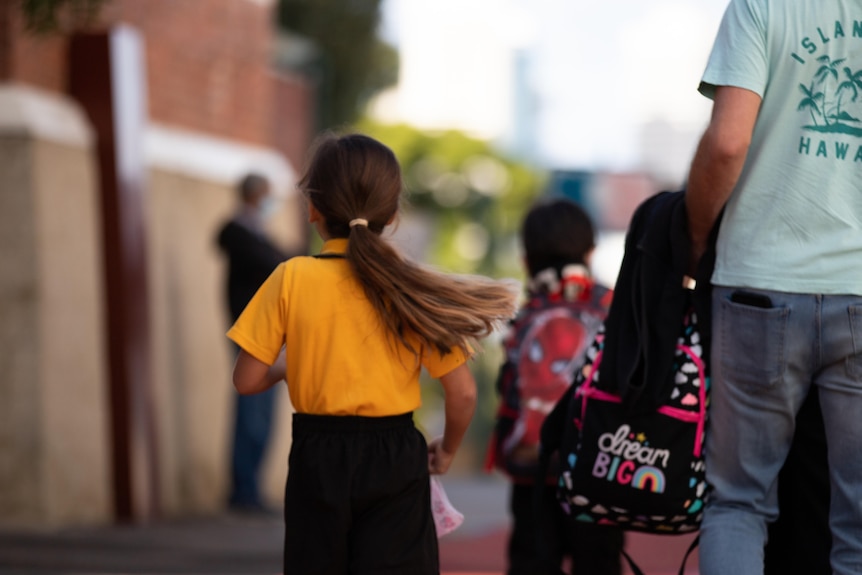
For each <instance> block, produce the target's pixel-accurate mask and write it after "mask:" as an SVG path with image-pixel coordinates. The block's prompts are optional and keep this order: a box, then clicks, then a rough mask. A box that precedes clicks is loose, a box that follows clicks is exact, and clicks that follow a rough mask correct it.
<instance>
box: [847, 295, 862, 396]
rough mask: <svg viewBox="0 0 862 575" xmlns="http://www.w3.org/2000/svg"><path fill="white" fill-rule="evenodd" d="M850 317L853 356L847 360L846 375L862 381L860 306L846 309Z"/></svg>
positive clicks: (861, 310)
mask: <svg viewBox="0 0 862 575" xmlns="http://www.w3.org/2000/svg"><path fill="white" fill-rule="evenodd" d="M847 314H848V315H849V316H850V336H851V337H852V338H853V355H851V356H850V357H848V358H847V375H849V376H850V377H852V378H854V379H862V304H858V305H851V306H850V307H848V308H847Z"/></svg>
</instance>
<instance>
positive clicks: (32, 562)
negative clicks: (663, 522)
mask: <svg viewBox="0 0 862 575" xmlns="http://www.w3.org/2000/svg"><path fill="white" fill-rule="evenodd" d="M443 485H444V488H445V489H446V493H447V495H448V496H449V499H450V501H451V502H452V504H453V505H454V506H455V508H456V509H458V510H459V511H461V512H462V513H463V514H464V517H465V520H464V523H463V525H462V526H461V527H460V528H459V529H458V530H456V531H455V532H453V533H451V534H449V535H446V536H445V537H443V538H441V539H440V563H441V569H442V571H443V574H444V575H479V574H481V575H501V574H502V573H504V572H505V545H506V539H507V537H508V529H509V518H508V515H507V511H506V501H507V492H508V484H507V483H506V481H505V480H504V479H502V478H501V477H500V476H497V475H491V476H484V475H483V476H464V477H458V476H446V477H444V478H443ZM283 535H284V528H283V526H282V523H281V519H280V518H279V517H266V516H251V515H238V514H229V513H225V514H221V515H215V516H202V517H190V518H183V519H181V520H170V521H160V522H157V523H153V524H145V525H110V526H100V527H75V528H64V529H57V530H44V529H43V530H8V529H7V530H2V529H0V575H60V574H63V575H132V574H140V575H181V574H198V575H278V574H279V573H281V548H282V538H283ZM690 541H691V537H690V536H649V535H641V534H629V535H628V538H627V540H626V550H627V551H628V553H629V554H630V555H632V556H633V557H634V559H635V560H636V561H637V562H638V564H639V565H640V567H641V568H642V569H643V571H644V573H646V574H648V575H676V573H677V571H678V569H679V564H680V561H681V559H682V557H683V555H684V554H685V550H686V549H687V547H688V544H689V542H690ZM624 573H630V571H629V570H628V569H626V570H625V571H624ZM300 575H301V574H300ZM686 575H697V553H696V551H695V553H694V554H693V556H692V558H691V559H689V562H688V569H687V571H686Z"/></svg>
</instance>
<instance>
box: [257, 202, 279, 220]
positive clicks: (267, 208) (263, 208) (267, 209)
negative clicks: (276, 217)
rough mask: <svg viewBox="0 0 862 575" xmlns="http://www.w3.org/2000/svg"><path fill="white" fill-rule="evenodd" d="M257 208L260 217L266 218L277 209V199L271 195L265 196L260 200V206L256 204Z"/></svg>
mask: <svg viewBox="0 0 862 575" xmlns="http://www.w3.org/2000/svg"><path fill="white" fill-rule="evenodd" d="M257 209H258V211H259V213H260V217H261V218H262V219H264V220H267V219H269V218H270V216H272V214H274V213H275V212H276V211H277V210H278V201H277V200H276V199H275V198H274V197H272V196H266V197H265V198H263V200H261V202H260V206H258V208H257Z"/></svg>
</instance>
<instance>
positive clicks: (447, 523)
mask: <svg viewBox="0 0 862 575" xmlns="http://www.w3.org/2000/svg"><path fill="white" fill-rule="evenodd" d="M431 513H432V515H433V516H434V526H435V527H436V528H437V537H443V536H444V535H446V534H447V533H451V532H452V531H455V530H456V529H458V527H460V526H461V524H462V523H463V522H464V514H462V513H461V512H459V511H458V510H457V509H455V508H454V507H453V506H452V503H450V502H449V498H448V497H447V496H446V492H445V491H444V490H443V484H442V483H441V482H440V479H438V478H437V477H436V476H434V475H432V476H431Z"/></svg>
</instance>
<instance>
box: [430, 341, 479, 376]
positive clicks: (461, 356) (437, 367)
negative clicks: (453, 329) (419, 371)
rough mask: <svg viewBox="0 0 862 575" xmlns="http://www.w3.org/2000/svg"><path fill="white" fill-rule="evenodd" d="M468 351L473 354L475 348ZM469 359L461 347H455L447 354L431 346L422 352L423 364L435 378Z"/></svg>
mask: <svg viewBox="0 0 862 575" xmlns="http://www.w3.org/2000/svg"><path fill="white" fill-rule="evenodd" d="M468 351H469V352H470V353H471V354H472V352H473V349H472V348H469V349H468ZM467 359H468V357H467V355H466V354H465V353H464V351H463V350H462V349H461V348H460V347H453V348H452V349H451V350H450V351H449V353H447V354H445V355H443V354H442V353H440V352H439V351H437V350H436V349H429V348H425V350H424V351H423V353H422V365H423V366H424V367H425V369H427V370H428V374H429V375H430V376H431V377H433V378H434V379H439V378H440V377H442V376H444V375H446V374H447V373H449V372H450V371H452V370H453V369H455V368H456V367H458V366H460V365H462V364H464V363H466V362H467Z"/></svg>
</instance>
